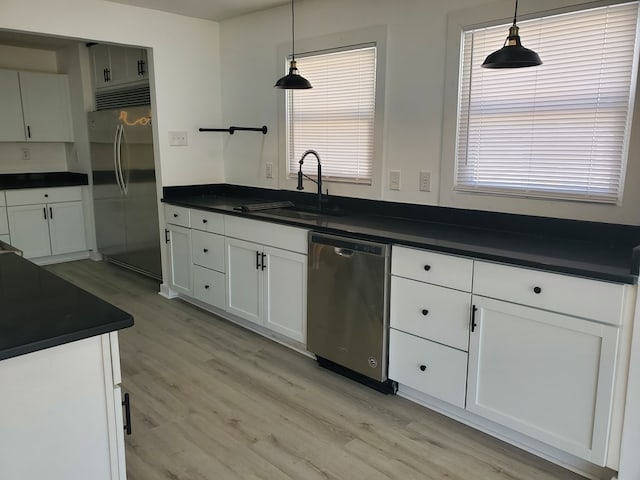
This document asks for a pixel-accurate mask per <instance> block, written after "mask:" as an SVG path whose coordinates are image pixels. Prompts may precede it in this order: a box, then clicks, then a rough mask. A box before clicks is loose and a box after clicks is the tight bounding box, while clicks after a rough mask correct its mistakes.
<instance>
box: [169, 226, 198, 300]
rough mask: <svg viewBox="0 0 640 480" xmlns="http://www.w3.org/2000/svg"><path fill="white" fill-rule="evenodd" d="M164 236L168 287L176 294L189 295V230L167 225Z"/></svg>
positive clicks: (190, 289)
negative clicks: (167, 265) (166, 251)
mask: <svg viewBox="0 0 640 480" xmlns="http://www.w3.org/2000/svg"><path fill="white" fill-rule="evenodd" d="M165 235H166V237H165V241H166V243H167V248H168V258H169V285H170V286H171V288H172V289H174V290H175V291H176V292H179V293H184V294H185V295H191V293H192V280H193V279H192V277H191V276H192V268H191V230H190V229H189V228H186V227H181V226H179V225H172V224H167V227H166V230H165Z"/></svg>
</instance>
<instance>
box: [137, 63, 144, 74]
mask: <svg viewBox="0 0 640 480" xmlns="http://www.w3.org/2000/svg"><path fill="white" fill-rule="evenodd" d="M144 64H145V62H144V60H138V75H139V76H142V75H144Z"/></svg>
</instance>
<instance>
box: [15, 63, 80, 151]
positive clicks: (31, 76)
mask: <svg viewBox="0 0 640 480" xmlns="http://www.w3.org/2000/svg"><path fill="white" fill-rule="evenodd" d="M19 76H20V92H21V94H22V111H23V115H24V124H25V129H26V135H27V141H28V142H73V128H72V123H71V108H70V100H69V84H68V79H67V76H66V75H62V74H57V73H35V72H19Z"/></svg>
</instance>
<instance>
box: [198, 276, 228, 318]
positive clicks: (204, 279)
mask: <svg viewBox="0 0 640 480" xmlns="http://www.w3.org/2000/svg"><path fill="white" fill-rule="evenodd" d="M225 280H226V279H225V275H224V273H220V272H216V271H215V270H209V269H208V268H203V267H199V266H198V265H194V266H193V296H194V298H196V299H197V300H200V301H201V302H204V303H207V304H209V305H213V306H214V307H218V308H222V309H224V304H225V298H226V286H225V283H226V282H225Z"/></svg>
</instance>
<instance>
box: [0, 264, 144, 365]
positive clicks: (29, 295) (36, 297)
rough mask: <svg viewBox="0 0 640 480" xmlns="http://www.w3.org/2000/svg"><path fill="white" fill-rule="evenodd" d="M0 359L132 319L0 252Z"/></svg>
mask: <svg viewBox="0 0 640 480" xmlns="http://www.w3.org/2000/svg"><path fill="white" fill-rule="evenodd" d="M0 312H1V313H0V360H5V359H7V358H11V357H16V356H18V355H23V354H26V353H31V352H35V351H38V350H43V349H46V348H50V347H55V346H58V345H62V344H66V343H70V342H74V341H76V340H81V339H84V338H89V337H93V336H96V335H101V334H104V333H108V332H112V331H115V330H120V329H123V328H127V327H130V326H132V325H133V317H132V316H131V315H130V314H128V313H127V312H124V311H122V310H120V309H119V308H116V307H114V306H113V305H110V304H109V303H107V302H105V301H103V300H101V299H99V298H98V297H95V296H94V295H92V294H90V293H88V292H86V291H84V290H82V289H81V288H78V287H76V286H75V285H72V284H71V283H69V282H67V281H66V280H63V279H62V278H60V277H58V276H56V275H54V274H53V273H50V272H48V271H46V270H44V269H43V268H41V267H38V266H37V265H35V264H34V263H31V262H30V261H28V260H26V259H24V258H22V257H20V256H18V255H16V254H13V253H6V254H3V255H0Z"/></svg>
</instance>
